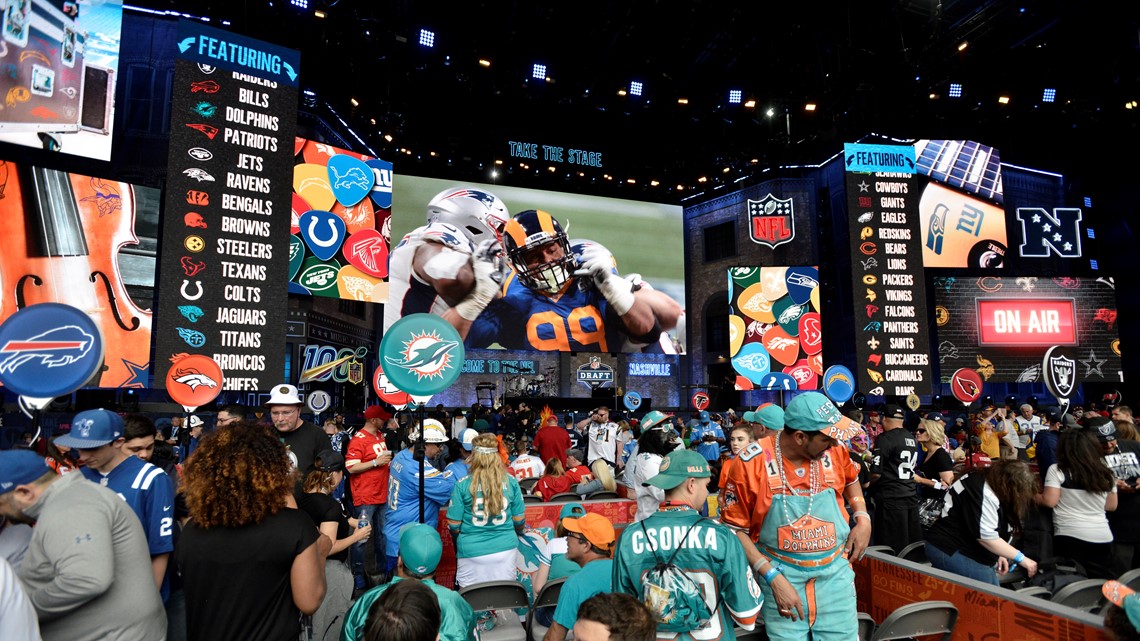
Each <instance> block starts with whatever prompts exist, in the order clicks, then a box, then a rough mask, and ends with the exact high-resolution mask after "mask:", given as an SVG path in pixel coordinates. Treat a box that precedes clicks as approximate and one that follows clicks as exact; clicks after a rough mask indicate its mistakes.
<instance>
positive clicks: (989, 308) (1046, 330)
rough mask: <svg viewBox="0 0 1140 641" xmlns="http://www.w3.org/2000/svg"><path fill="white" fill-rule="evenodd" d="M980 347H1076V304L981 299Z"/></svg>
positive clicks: (1058, 301) (1051, 301)
mask: <svg viewBox="0 0 1140 641" xmlns="http://www.w3.org/2000/svg"><path fill="white" fill-rule="evenodd" d="M978 344H979V345H994V346H1001V345H1005V346H1018V347H1021V346H1041V347H1048V346H1051V345H1076V344H1077V322H1076V306H1075V303H1074V301H1073V300H1072V299H1031V298H1013V299H1002V298H988V299H979V300H978Z"/></svg>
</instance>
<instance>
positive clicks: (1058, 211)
mask: <svg viewBox="0 0 1140 641" xmlns="http://www.w3.org/2000/svg"><path fill="white" fill-rule="evenodd" d="M1017 219H1018V220H1019V221H1021V239H1022V240H1021V247H1019V248H1018V252H1019V253H1020V254H1021V256H1022V257H1023V258H1049V257H1050V255H1053V256H1060V257H1061V258H1080V257H1081V219H1082V216H1081V210H1080V209H1075V208H1066V207H1057V208H1054V209H1053V213H1049V212H1048V211H1045V210H1044V209H1042V208H1040V207H1018V208H1017Z"/></svg>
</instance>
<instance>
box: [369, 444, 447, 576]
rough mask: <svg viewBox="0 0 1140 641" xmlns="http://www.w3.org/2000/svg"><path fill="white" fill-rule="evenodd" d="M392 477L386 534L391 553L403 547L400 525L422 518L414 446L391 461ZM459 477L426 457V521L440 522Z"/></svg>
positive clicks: (418, 473)
mask: <svg viewBox="0 0 1140 641" xmlns="http://www.w3.org/2000/svg"><path fill="white" fill-rule="evenodd" d="M391 469H392V473H391V476H389V478H388V511H387V513H386V515H385V517H384V537H385V538H386V539H387V555H388V556H397V555H398V553H399V549H400V528H401V527H403V526H405V525H407V524H409V523H418V522H419V520H420V502H419V501H420V462H419V461H417V460H415V459H414V458H413V457H412V450H411V449H410V448H409V449H406V450H402V451H401V452H400V453H399V454H397V455H396V456H395V457H394V458H393V459H392V463H391ZM453 487H455V477H454V476H453V475H452V474H451V472H440V471H439V470H437V469H436V468H435V467H433V466H432V464H431V463H430V462H428V461H427V460H425V461H424V522H425V523H427V524H428V525H430V526H432V527H433V528H434V527H438V526H439V508H440V507H442V506H443V505H444V504H445V503H447V501H448V500H450V499H451V490H452V488H453Z"/></svg>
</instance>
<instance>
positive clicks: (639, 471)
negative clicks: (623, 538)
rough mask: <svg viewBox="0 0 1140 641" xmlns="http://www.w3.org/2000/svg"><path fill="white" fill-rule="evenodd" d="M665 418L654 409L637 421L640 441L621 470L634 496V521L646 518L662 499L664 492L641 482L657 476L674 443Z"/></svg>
mask: <svg viewBox="0 0 1140 641" xmlns="http://www.w3.org/2000/svg"><path fill="white" fill-rule="evenodd" d="M668 418H669V417H668V416H666V415H665V414H662V413H661V412H658V411H656V410H654V411H652V412H649V413H648V414H646V415H645V417H644V418H642V419H641V427H642V431H641V438H640V439H639V440H638V441H637V454H636V455H634V456H631V457H630V459H629V463H628V464H627V465H626V467H625V484H626V485H627V486H629V487H630V488H632V489H633V490H634V491H636V493H637V514H636V515H635V516H634V519H633V520H634V522H635V523H636V522H637V521H640V520H642V519H645V518H647V517H649V515H650V514H653V513H654V512H656V511H657V508H658V507H660V506H661V503H662V502H663V501H664V500H665V492H663V491H661V490H659V489H657V488H655V487H653V486H646V485H645V481H646V480H648V479H650V478H653V477H654V476H657V472H658V470H659V468H660V467H661V461H662V459H664V458H665V455H667V454H668V453H669V452H672V451H673V448H674V447H675V446H676V444H677V437H676V436H675V435H674V433H673V429H672V425H670V424H669V421H668V420H667V419H668Z"/></svg>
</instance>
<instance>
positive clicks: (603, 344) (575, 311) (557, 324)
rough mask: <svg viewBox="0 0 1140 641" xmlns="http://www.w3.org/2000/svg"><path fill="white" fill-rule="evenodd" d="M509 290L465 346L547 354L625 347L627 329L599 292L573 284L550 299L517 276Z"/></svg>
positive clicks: (477, 322) (489, 309) (477, 323)
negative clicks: (499, 346) (625, 331)
mask: <svg viewBox="0 0 1140 641" xmlns="http://www.w3.org/2000/svg"><path fill="white" fill-rule="evenodd" d="M504 291H505V292H506V293H505V294H504V295H503V297H502V298H501V299H499V300H496V301H494V302H492V303H491V305H489V306H488V307H487V309H486V310H484V311H483V313H482V314H480V315H479V317H478V318H477V319H475V322H474V324H472V326H471V331H470V332H468V334H467V339H466V341H465V344H466V345H467V346H468V347H475V348H478V347H488V346H490V345H491V344H492V343H498V344H500V345H502V346H503V347H505V348H507V349H533V350H542V351H563V352H569V351H584V352H609V351H615V350H618V349H620V348H621V345H622V342H623V341H624V340H625V333H624V326H623V325H622V322H621V319H620V318H619V317H617V315H616V314H615V313H613V311H612V310H611V308H610V304H609V302H607V301H606V299H605V297H603V296H602V295H601V294H600V293H598V291H597V290H596V289H593V288H588V289H581V288H579V287H578V281H577V280H572V281H570V283H569V284H567V286H566V288H565V290H564V291H562V292H561V293H559V294H555V295H551V296H548V295H546V294H540V293H538V292H535V291H532V290H530V289H528V288H527V287H526V286H525V285H523V284H522V283H520V282H519V280H518V279H517V278H516V277H515V274H514V273H513V272H512V273H511V275H510V277H509V278H508V279H507V284H506V285H505V286H504Z"/></svg>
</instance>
